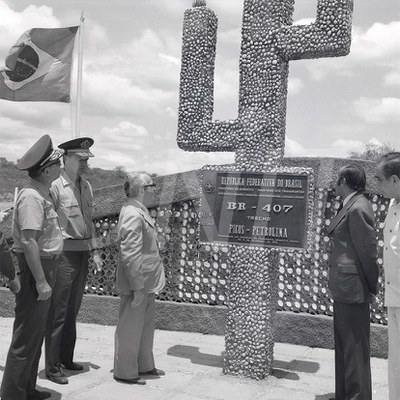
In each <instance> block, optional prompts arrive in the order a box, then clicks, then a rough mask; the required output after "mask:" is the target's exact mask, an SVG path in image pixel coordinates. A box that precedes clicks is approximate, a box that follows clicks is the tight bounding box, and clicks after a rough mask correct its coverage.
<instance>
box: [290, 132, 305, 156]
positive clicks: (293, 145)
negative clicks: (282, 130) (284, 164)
mask: <svg viewBox="0 0 400 400" xmlns="http://www.w3.org/2000/svg"><path fill="white" fill-rule="evenodd" d="M308 153H309V150H306V149H305V148H304V147H303V146H302V145H301V144H300V143H299V142H296V141H295V140H293V139H290V138H289V137H286V140H285V157H302V156H306V155H307V154H308Z"/></svg>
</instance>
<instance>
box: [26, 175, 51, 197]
mask: <svg viewBox="0 0 400 400" xmlns="http://www.w3.org/2000/svg"><path fill="white" fill-rule="evenodd" d="M29 184H30V185H31V186H33V187H34V188H36V189H37V190H38V191H39V192H40V193H42V194H43V195H44V196H45V197H48V196H49V195H50V188H49V187H48V186H46V185H44V184H43V183H41V182H39V181H37V180H35V179H32V178H30V182H29Z"/></svg>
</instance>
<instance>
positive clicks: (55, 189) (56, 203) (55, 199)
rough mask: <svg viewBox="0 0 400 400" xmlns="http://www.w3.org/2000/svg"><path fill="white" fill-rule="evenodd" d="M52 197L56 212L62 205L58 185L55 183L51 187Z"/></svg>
mask: <svg viewBox="0 0 400 400" xmlns="http://www.w3.org/2000/svg"><path fill="white" fill-rule="evenodd" d="M50 196H51V199H52V201H53V204H54V208H55V209H56V210H58V207H59V205H60V196H59V190H58V187H57V185H56V184H55V183H54V182H53V184H52V185H51V187H50Z"/></svg>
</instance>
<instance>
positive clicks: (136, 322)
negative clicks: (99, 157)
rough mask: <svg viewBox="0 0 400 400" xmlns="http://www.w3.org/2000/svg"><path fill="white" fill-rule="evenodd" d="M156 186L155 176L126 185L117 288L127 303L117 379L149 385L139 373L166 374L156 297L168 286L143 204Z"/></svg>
mask: <svg viewBox="0 0 400 400" xmlns="http://www.w3.org/2000/svg"><path fill="white" fill-rule="evenodd" d="M151 187H154V183H153V182H152V180H151V178H150V176H149V175H147V174H145V173H134V174H132V175H131V176H129V178H128V179H127V181H126V182H125V185H124V189H125V193H126V195H127V197H128V198H127V201H126V203H125V204H124V205H123V207H122V209H121V213H120V216H119V222H118V227H117V230H118V239H119V242H120V259H119V265H118V275H117V287H118V290H119V294H120V298H121V303H120V310H119V321H118V325H117V329H116V332H115V355H114V379H115V380H116V381H119V382H124V383H131V384H142V385H143V384H145V383H146V381H145V380H144V379H142V378H141V377H140V376H139V375H146V374H148V375H156V376H157V375H158V376H159V375H164V371H162V370H159V369H157V368H156V367H155V363H154V356H153V341H154V329H155V316H154V308H155V295H156V293H157V292H159V291H160V290H161V289H162V288H163V287H164V284H165V276H164V267H163V264H162V261H161V257H160V254H159V246H158V241H157V231H156V227H155V223H154V221H153V219H152V217H151V216H150V214H149V212H148V210H147V208H146V207H145V206H144V205H143V199H144V194H145V192H146V191H147V190H150V188H151Z"/></svg>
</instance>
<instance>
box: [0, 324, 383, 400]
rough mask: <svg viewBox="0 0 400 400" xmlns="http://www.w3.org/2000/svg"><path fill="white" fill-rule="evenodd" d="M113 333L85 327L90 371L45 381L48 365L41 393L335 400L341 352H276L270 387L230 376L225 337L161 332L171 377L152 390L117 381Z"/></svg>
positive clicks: (122, 399) (147, 399) (115, 399)
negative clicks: (64, 379)
mask: <svg viewBox="0 0 400 400" xmlns="http://www.w3.org/2000/svg"><path fill="white" fill-rule="evenodd" d="M12 322H13V319H12V318H0V379H1V378H2V376H3V371H4V364H5V359H6V355H7V351H8V347H9V343H10V339H11V330H12ZM114 330H115V328H114V327H112V326H103V325H94V324H82V323H81V324H78V341H77V347H76V359H75V361H77V362H79V363H82V364H83V365H84V367H85V368H84V371H82V372H79V373H72V372H71V373H68V376H69V382H70V383H69V384H68V385H57V384H55V383H53V382H50V381H48V380H47V379H45V376H44V371H43V367H44V365H43V357H42V360H41V364H40V369H39V378H38V385H39V387H38V389H41V388H42V389H45V390H49V391H51V392H52V397H51V399H52V400H59V399H63V400H106V399H107V400H327V399H329V398H330V397H332V396H333V395H334V359H333V351H332V350H326V349H320V348H310V347H305V346H296V345H291V344H282V343H276V344H275V361H274V364H273V367H274V373H273V375H271V376H269V377H268V378H267V379H265V380H263V381H254V380H252V379H248V378H239V377H234V376H226V375H224V374H223V373H222V353H223V351H224V338H223V336H214V335H204V334H199V333H186V332H174V331H160V330H157V331H156V334H155V348H154V350H155V358H156V362H157V367H158V368H161V369H164V370H165V371H166V376H164V377H161V378H153V379H147V384H146V385H145V386H137V385H127V384H121V383H117V382H115V381H114V380H113V378H112V368H113V346H114ZM386 375H387V360H385V359H379V358H372V379H373V382H372V384H373V391H374V395H373V399H374V400H387V398H388V395H387V377H386Z"/></svg>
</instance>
